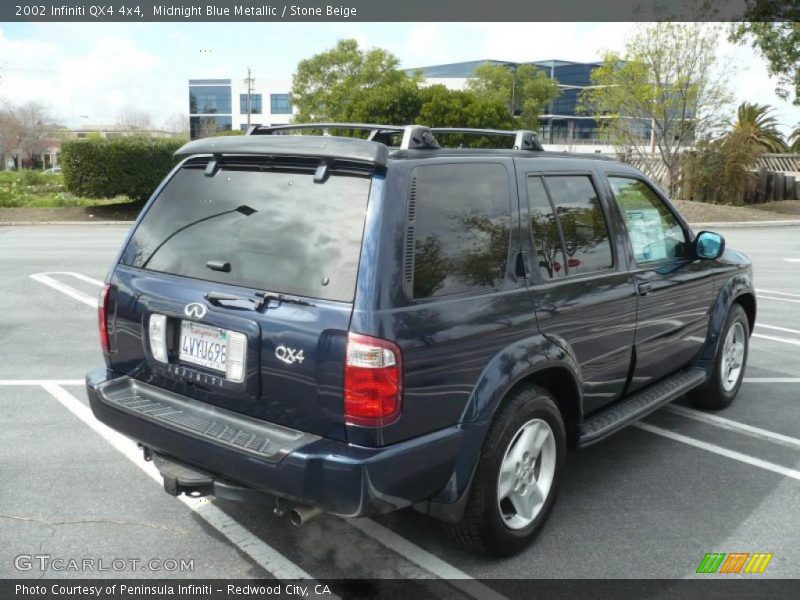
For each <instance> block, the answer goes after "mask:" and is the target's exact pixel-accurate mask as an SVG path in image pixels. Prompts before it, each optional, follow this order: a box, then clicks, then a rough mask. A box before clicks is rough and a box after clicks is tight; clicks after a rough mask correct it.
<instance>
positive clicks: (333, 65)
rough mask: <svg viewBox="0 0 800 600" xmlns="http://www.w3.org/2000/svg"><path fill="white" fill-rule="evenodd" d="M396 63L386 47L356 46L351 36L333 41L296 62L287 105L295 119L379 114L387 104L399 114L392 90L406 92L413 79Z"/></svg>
mask: <svg viewBox="0 0 800 600" xmlns="http://www.w3.org/2000/svg"><path fill="white" fill-rule="evenodd" d="M399 64H400V63H399V61H398V59H397V58H396V57H395V56H393V55H392V54H390V53H389V52H387V51H386V50H382V49H380V48H374V49H372V50H362V49H361V48H359V46H358V42H357V41H356V40H353V39H349V40H339V42H338V43H337V44H336V46H335V47H334V48H332V49H330V50H328V51H326V52H322V53H320V54H316V55H314V56H312V57H311V58H308V59H306V60H302V61H300V63H299V64H298V65H297V71H296V72H295V74H294V77H293V79H292V92H291V96H292V103H293V104H294V106H295V107H296V108H297V110H298V112H297V114H296V115H295V121H296V122H298V123H313V122H315V121H350V120H352V119H353V117H354V116H361V115H373V114H374V115H380V116H383V115H382V113H381V111H382V110H386V109H387V107H388V109H389V111H390V112H396V113H402V112H403V110H402V108H403V107H402V106H401V104H400V102H401V101H400V100H397V99H396V97H395V94H396V93H397V91H398V90H403V91H404V92H405V93H409V92H411V91H412V85H411V84H416V82H417V81H418V79H419V77H417V76H412V77H410V76H409V75H407V74H406V73H405V72H404V71H401V70H400V69H399V68H398V66H399ZM413 87H416V86H415V85H414V86H413ZM397 116H398V117H400V116H404V115H402V114H398V115H397ZM381 120H383V119H381Z"/></svg>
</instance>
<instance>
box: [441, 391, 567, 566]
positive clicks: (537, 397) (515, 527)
mask: <svg viewBox="0 0 800 600" xmlns="http://www.w3.org/2000/svg"><path fill="white" fill-rule="evenodd" d="M565 453H566V433H565V430H564V422H563V420H562V418H561V413H560V412H559V410H558V408H557V407H556V405H555V402H554V400H553V397H552V396H551V395H550V394H549V393H548V392H547V391H546V390H543V389H541V388H538V387H535V386H530V387H526V388H524V389H521V390H519V391H518V392H516V393H515V394H514V395H513V396H512V397H511V398H509V399H508V401H507V402H506V403H505V404H504V406H503V407H501V409H500V410H499V411H498V414H497V415H496V417H495V420H494V422H493V423H492V425H491V427H490V429H489V432H488V434H487V437H486V441H485V443H484V447H483V450H482V452H481V456H480V459H479V462H478V467H477V470H476V472H475V478H474V480H473V483H472V487H471V489H470V491H469V494H470V495H469V498H468V500H467V506H466V509H465V512H464V516H463V517H462V519H461V521H459V522H458V523H456V524H454V525H448V526H447V529H448V532H449V533H450V535H451V537H452V538H453V539H454V540H455V541H456V542H458V543H459V544H460V545H461V546H463V547H465V548H466V549H468V550H473V551H478V552H482V553H486V554H491V555H494V556H511V555H512V554H516V553H517V552H519V551H520V550H522V549H523V548H525V546H527V545H528V544H529V543H530V541H531V540H532V539H533V537H534V536H535V535H536V533H538V531H539V530H540V529H541V527H542V525H544V522H545V521H546V520H547V517H548V515H549V513H550V510H551V509H552V507H553V503H554V501H555V496H556V491H557V489H558V484H559V479H560V474H561V467H562V464H563V462H564V455H565Z"/></svg>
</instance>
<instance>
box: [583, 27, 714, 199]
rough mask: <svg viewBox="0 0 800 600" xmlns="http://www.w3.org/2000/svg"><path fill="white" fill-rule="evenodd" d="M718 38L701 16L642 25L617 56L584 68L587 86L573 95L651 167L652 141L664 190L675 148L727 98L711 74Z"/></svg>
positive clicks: (671, 177) (699, 130) (702, 128)
mask: <svg viewBox="0 0 800 600" xmlns="http://www.w3.org/2000/svg"><path fill="white" fill-rule="evenodd" d="M718 37H719V36H718V29H717V28H716V27H713V26H710V25H707V24H703V23H670V22H663V23H654V24H652V25H644V26H642V27H641V28H640V29H638V30H637V31H636V32H635V33H634V34H633V36H632V37H631V38H630V39H629V40H628V41H627V44H626V48H625V53H624V55H619V54H616V53H607V54H606V55H605V57H604V59H603V63H602V65H601V66H600V67H598V68H597V69H595V70H594V71H593V72H592V83H593V84H594V86H595V87H592V88H589V89H587V90H585V91H584V92H583V93H582V95H581V104H582V106H583V107H584V109H586V110H587V111H588V112H589V113H590V114H593V115H595V116H596V117H597V118H598V120H599V121H600V122H601V126H602V127H603V129H604V130H605V131H606V132H607V134H608V135H609V137H610V139H611V140H612V142H613V143H614V144H616V145H617V146H619V147H621V148H622V149H625V150H627V151H629V152H630V153H631V154H633V155H634V157H635V158H638V159H639V162H641V164H643V165H644V168H645V170H651V169H650V168H648V165H651V164H652V161H651V160H649V159H650V158H651V156H652V152H651V150H652V146H655V150H656V151H657V152H658V155H659V156H660V158H661V160H662V161H663V163H664V165H665V167H666V171H667V175H666V181H662V183H663V184H664V185H665V187H667V188H668V189H669V191H670V192H674V191H675V189H676V187H675V186H676V185H677V182H678V169H679V167H680V156H681V153H682V152H683V151H684V150H685V149H686V148H687V146H690V145H691V144H693V143H694V140H695V139H698V138H700V137H702V135H703V134H704V133H705V132H707V131H708V130H709V129H711V128H712V127H713V126H715V125H717V124H718V122H719V120H720V115H721V111H722V110H723V109H724V106H725V105H726V104H727V103H728V102H729V101H730V94H729V93H728V90H727V85H726V80H725V78H724V74H721V75H714V74H715V73H719V72H720V70H718V69H716V68H715V67H716V64H717V57H716V49H717V42H718ZM651 128H652V131H653V132H654V139H653V140H652V142H651V139H649V137H648V130H650V129H651ZM653 142H654V143H653ZM650 174H651V175H655V173H654V172H652V171H651V173H650Z"/></svg>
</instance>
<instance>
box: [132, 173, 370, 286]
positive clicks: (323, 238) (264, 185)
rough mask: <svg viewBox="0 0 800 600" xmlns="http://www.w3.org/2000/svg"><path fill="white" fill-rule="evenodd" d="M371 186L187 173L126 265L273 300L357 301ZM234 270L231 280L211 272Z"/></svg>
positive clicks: (350, 180) (338, 178)
mask: <svg viewBox="0 0 800 600" xmlns="http://www.w3.org/2000/svg"><path fill="white" fill-rule="evenodd" d="M369 188H370V180H369V179H367V178H357V177H346V176H342V175H332V176H330V177H329V178H328V179H327V181H326V182H325V183H322V184H320V183H314V181H313V175H312V174H299V173H284V172H276V171H270V172H260V171H253V170H226V169H222V170H220V171H219V172H217V174H216V175H215V176H214V177H206V176H205V175H204V173H203V170H202V169H188V168H184V169H181V170H180V171H178V173H176V175H175V176H174V177H173V178H172V180H170V182H169V183H168V184H167V186H166V187H165V188H164V190H163V191H162V192H161V194H160V195H159V196H158V198H157V199H156V201H155V204H154V205H153V206H152V207H151V208H150V209H149V210H148V211H147V213H146V214H145V216H144V219H143V220H142V222H141V224H140V225H139V227H138V228H137V229H136V231H135V232H134V234H133V237H132V238H131V241H130V243H129V244H128V246H127V247H126V248H125V251H124V253H123V255H122V259H121V262H122V264H125V265H130V266H133V267H139V268H143V269H148V270H152V271H160V272H164V273H173V274H175V275H184V276H187V277H194V278H197V279H204V280H209V281H218V282H221V283H229V284H233V285H240V286H245V287H250V288H256V289H259V290H265V291H275V292H285V293H289V294H298V295H303V296H311V297H315V298H326V299H331V300H347V301H350V300H352V299H353V295H354V291H355V281H356V272H357V270H358V260H359V254H360V249H361V238H362V234H363V229H364V215H365V212H366V207H367V197H368V195H369ZM209 261H219V262H223V263H224V262H228V263H230V272H224V271H216V270H211V269H209V268H208V267H207V266H206V264H207V263H208V262H209Z"/></svg>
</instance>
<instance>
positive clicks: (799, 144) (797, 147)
mask: <svg viewBox="0 0 800 600" xmlns="http://www.w3.org/2000/svg"><path fill="white" fill-rule="evenodd" d="M789 141H790V142H791V143H792V145H791V146H789V150H790V151H791V152H800V123H798V124H797V127H795V128H794V131H792V133H791V135H790V136H789Z"/></svg>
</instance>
